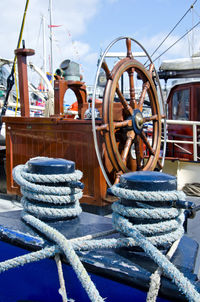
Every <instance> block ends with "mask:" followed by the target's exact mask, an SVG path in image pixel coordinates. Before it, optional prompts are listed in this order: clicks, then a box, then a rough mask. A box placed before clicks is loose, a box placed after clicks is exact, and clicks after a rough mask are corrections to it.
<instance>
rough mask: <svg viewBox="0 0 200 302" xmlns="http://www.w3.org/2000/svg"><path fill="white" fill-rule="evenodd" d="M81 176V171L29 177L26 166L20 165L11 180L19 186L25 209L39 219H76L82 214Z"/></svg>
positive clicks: (15, 169) (31, 175) (30, 175)
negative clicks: (80, 201) (80, 200)
mask: <svg viewBox="0 0 200 302" xmlns="http://www.w3.org/2000/svg"><path fill="white" fill-rule="evenodd" d="M81 177H82V172H81V171H78V170H76V171H75V172H74V173H70V174H58V175H54V174H52V175H42V174H32V173H29V172H28V164H25V165H19V166H17V167H15V168H14V170H13V178H14V179H15V180H16V182H17V183H18V184H19V185H20V186H21V193H22V194H23V197H22V199H21V203H22V205H23V207H24V209H25V210H26V211H27V212H29V213H31V214H33V215H34V216H36V217H38V218H40V219H48V220H49V219H63V218H66V217H75V216H78V215H79V214H80V213H81V212H82V209H81V207H80V204H79V199H80V198H81V197H82V189H81V188H80V182H79V180H80V179H81ZM63 183H64V184H65V185H66V187H65V186H63ZM56 184H58V185H57V186H56ZM59 184H60V185H59Z"/></svg>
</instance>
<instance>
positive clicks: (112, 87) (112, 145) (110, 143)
mask: <svg viewBox="0 0 200 302" xmlns="http://www.w3.org/2000/svg"><path fill="white" fill-rule="evenodd" d="M120 40H126V45H127V57H126V58H125V59H123V60H121V61H120V62H121V63H117V64H116V66H117V67H116V66H115V67H114V72H113V71H112V73H111V72H110V71H108V73H110V74H108V73H107V78H108V82H107V85H106V89H105V94H104V95H105V96H106V98H107V101H106V103H107V106H108V109H107V110H106V106H105V104H104V103H105V98H104V103H103V123H104V124H103V125H102V126H101V127H100V128H102V129H103V128H105V129H106V128H109V131H106V132H105V133H104V136H105V142H106V149H107V150H108V149H109V158H110V159H111V162H112V164H113V166H114V168H115V170H116V172H118V176H119V175H120V174H122V173H123V172H127V171H129V170H134V169H129V168H128V167H127V166H126V164H124V162H123V159H122V155H124V156H125V157H126V154H125V153H126V152H124V154H121V153H120V152H119V150H118V142H117V141H116V138H115V131H114V128H116V125H115V121H114V119H113V116H112V112H113V99H114V96H113V95H114V94H115V91H116V87H117V85H116V83H117V81H118V80H119V77H120V75H121V74H122V73H123V72H124V71H125V72H126V71H127V70H129V72H130V71H131V68H136V69H137V72H138V73H139V74H140V76H141V77H142V78H143V83H144V82H145V80H148V82H149V83H150V89H149V88H148V89H147V91H146V92H147V94H148V96H149V98H150V102H151V105H152V104H153V109H152V112H153V113H155V114H152V116H153V118H151V122H152V124H153V127H154V133H156V135H155V134H154V136H153V139H152V149H151V148H150V147H149V143H148V142H147V141H146V139H145V136H144V131H143V130H144V129H143V124H144V123H142V119H143V120H144V122H145V123H147V122H148V121H150V119H148V117H146V116H145V117H143V114H142V112H141V110H139V109H138V108H135V109H138V110H139V111H140V116H138V115H137V117H136V118H135V117H134V119H133V118H132V117H131V118H132V120H134V122H132V124H131V122H130V121H128V124H131V125H132V126H133V124H134V123H135V124H137V127H138V128H139V127H140V126H139V124H141V125H142V126H141V129H142V130H141V132H140V133H139V134H140V135H142V137H140V135H139V134H137V135H136V136H137V139H138V144H137V143H136V142H135V141H134V145H135V146H140V145H141V141H143V144H144V145H145V146H146V148H147V149H149V152H150V153H152V152H151V151H152V150H153V151H154V154H151V155H150V156H149V159H148V160H147V161H146V164H145V165H144V166H142V165H140V164H139V161H138V162H137V163H136V165H137V168H136V169H138V170H141V169H142V170H152V169H154V168H155V166H156V161H155V160H154V157H159V148H155V146H156V145H157V146H160V136H161V118H163V117H161V115H160V110H159V102H158V98H157V93H156V88H155V85H154V82H153V80H152V77H151V75H150V73H151V72H152V70H153V62H152V60H151V58H150V56H149V54H148V53H147V51H146V50H145V49H144V47H143V46H142V45H141V44H140V43H139V42H138V41H136V40H135V39H133V38H129V37H119V38H117V39H115V40H114V41H113V42H111V43H110V44H109V46H108V47H107V48H106V50H105V52H104V53H103V55H102V57H101V60H100V62H99V65H98V69H97V73H96V78H95V84H94V93H93V100H92V131H93V136H94V145H95V150H96V154H97V158H98V161H99V164H100V167H101V170H102V172H103V175H104V177H105V179H106V181H107V183H108V185H109V186H112V184H111V182H110V179H109V177H108V175H107V172H106V170H105V168H104V166H103V163H102V159H101V154H100V151H99V147H98V142H97V134H96V130H99V129H97V128H99V127H96V125H95V113H94V111H95V98H96V90H97V82H98V76H99V73H100V70H101V68H102V64H103V62H104V58H105V56H106V54H107V52H108V51H109V50H110V48H111V47H112V46H113V45H114V44H115V43H117V42H118V41H120ZM131 41H133V42H134V43H136V44H137V45H139V46H140V48H141V49H142V50H143V51H144V52H145V54H146V56H147V57H148V59H149V61H150V72H149V71H147V70H146V69H145V68H144V66H143V65H142V64H141V63H140V62H138V61H136V60H134V59H133V58H132V53H131ZM122 61H123V62H122ZM123 64H125V66H123ZM131 64H132V65H131ZM141 65H142V67H141ZM134 71H135V70H134ZM130 73H131V72H130ZM113 74H114V75H115V76H114V77H113V78H112V75H113ZM154 74H155V75H156V82H157V85H158V87H159V91H160V97H161V102H162V103H161V105H162V109H163V112H164V111H165V105H164V101H163V96H162V90H161V86H160V82H159V78H158V75H157V73H156V71H155V70H154ZM109 77H110V78H109ZM113 82H114V83H115V84H113ZM108 91H110V92H108ZM143 92H144V91H143ZM146 92H145V93H146ZM131 93H132V92H131V89H130V94H131ZM109 97H110V100H111V101H110V102H109V101H108V100H109ZM155 99H156V102H154V101H153V100H155ZM154 103H155V104H154ZM132 109H133V108H132ZM135 109H134V110H135ZM134 114H136V112H134ZM129 119H130V118H129ZM124 122H125V123H126V122H127V121H126V120H124V121H122V123H124ZM119 123H120V122H119ZM106 125H109V126H106ZM126 126H127V125H126ZM135 129H136V128H135ZM135 129H134V130H135ZM130 131H133V130H132V129H131V130H130ZM128 135H130V138H129V139H127V141H126V144H127V148H129V149H130V146H129V145H130V142H132V140H133V137H132V133H129V134H128ZM134 140H136V139H135V138H134ZM125 149H126V148H125ZM110 150H111V151H110ZM116 150H117V151H116ZM165 150H166V123H165V121H164V145H163V157H162V163H161V164H160V163H159V165H158V166H159V169H160V168H161V167H162V166H163V165H164V157H165ZM129 151H130V150H129ZM131 152H132V150H131ZM135 152H137V153H138V154H139V152H140V151H138V147H137V148H136V150H135ZM139 166H141V167H140V168H139ZM136 169H135V170H136Z"/></svg>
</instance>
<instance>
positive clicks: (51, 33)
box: [49, 0, 54, 86]
mask: <svg viewBox="0 0 200 302" xmlns="http://www.w3.org/2000/svg"><path fill="white" fill-rule="evenodd" d="M49 19H50V20H49V21H50V26H49V28H50V62H51V70H50V72H51V77H52V86H53V85H54V78H53V32H52V0H49Z"/></svg>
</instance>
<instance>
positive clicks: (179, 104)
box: [172, 89, 190, 120]
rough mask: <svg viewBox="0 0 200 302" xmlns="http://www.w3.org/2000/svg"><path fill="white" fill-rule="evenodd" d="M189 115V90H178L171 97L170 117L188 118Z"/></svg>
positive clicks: (177, 118) (176, 118) (174, 118)
mask: <svg viewBox="0 0 200 302" xmlns="http://www.w3.org/2000/svg"><path fill="white" fill-rule="evenodd" d="M189 117H190V90H189V89H184V90H178V91H176V92H175V93H174V95H173V97H172V119H173V120H189Z"/></svg>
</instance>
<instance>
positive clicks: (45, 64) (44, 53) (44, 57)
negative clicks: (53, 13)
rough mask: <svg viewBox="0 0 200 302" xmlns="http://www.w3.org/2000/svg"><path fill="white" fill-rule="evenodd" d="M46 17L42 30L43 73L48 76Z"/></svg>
mask: <svg viewBox="0 0 200 302" xmlns="http://www.w3.org/2000/svg"><path fill="white" fill-rule="evenodd" d="M45 23H46V22H45V17H44V16H42V28H43V68H42V69H43V72H44V74H45V75H46V71H47V62H46V33H45V27H46V24H45ZM44 87H45V90H46V84H45V83H44Z"/></svg>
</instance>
